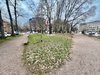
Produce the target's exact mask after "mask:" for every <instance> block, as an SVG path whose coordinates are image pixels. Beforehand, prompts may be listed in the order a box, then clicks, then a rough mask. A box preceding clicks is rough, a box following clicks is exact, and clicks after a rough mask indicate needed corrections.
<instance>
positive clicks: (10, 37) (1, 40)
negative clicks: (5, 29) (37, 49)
mask: <svg viewBox="0 0 100 75" xmlns="http://www.w3.org/2000/svg"><path fill="white" fill-rule="evenodd" d="M19 36H21V35H16V36H9V37H6V38H4V39H0V44H1V43H4V42H6V41H9V40H12V39H14V38H16V37H19Z"/></svg>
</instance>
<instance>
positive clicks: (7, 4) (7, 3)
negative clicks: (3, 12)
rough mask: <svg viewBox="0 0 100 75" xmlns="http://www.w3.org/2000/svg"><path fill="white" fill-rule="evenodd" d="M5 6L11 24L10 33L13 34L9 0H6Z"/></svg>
mask: <svg viewBox="0 0 100 75" xmlns="http://www.w3.org/2000/svg"><path fill="white" fill-rule="evenodd" d="M6 6H7V9H8V14H9V17H10V24H11V29H12V30H11V35H12V36H14V27H13V19H12V15H11V12H10V7H9V2H8V0H6Z"/></svg>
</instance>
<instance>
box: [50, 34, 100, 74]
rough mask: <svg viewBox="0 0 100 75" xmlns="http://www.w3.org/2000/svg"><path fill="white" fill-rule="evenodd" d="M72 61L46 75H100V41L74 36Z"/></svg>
mask: <svg viewBox="0 0 100 75" xmlns="http://www.w3.org/2000/svg"><path fill="white" fill-rule="evenodd" d="M73 40H74V45H73V48H72V54H71V57H72V60H71V61H69V62H67V63H66V64H65V65H64V66H62V67H61V68H60V69H59V70H58V71H55V72H53V73H50V74H48V75H100V40H97V39H94V38H90V37H87V36H83V35H75V36H74V38H73Z"/></svg>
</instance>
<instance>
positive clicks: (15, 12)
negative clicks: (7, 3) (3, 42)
mask: <svg viewBox="0 0 100 75" xmlns="http://www.w3.org/2000/svg"><path fill="white" fill-rule="evenodd" d="M14 2H15V6H14V14H15V26H16V31H17V33H18V34H19V30H18V23H17V10H16V6H17V1H16V0H15V1H14Z"/></svg>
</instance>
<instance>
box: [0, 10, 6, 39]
mask: <svg viewBox="0 0 100 75" xmlns="http://www.w3.org/2000/svg"><path fill="white" fill-rule="evenodd" d="M0 32H1V38H5V35H4V26H3V20H2V15H1V9H0Z"/></svg>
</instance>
